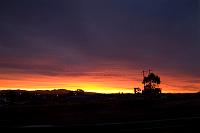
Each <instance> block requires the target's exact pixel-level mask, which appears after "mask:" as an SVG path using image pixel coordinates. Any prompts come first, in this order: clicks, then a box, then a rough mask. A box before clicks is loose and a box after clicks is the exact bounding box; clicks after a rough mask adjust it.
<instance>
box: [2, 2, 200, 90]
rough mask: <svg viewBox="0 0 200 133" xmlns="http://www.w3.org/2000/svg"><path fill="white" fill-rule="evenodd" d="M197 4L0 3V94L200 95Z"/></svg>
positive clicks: (199, 45) (199, 43) (199, 17)
mask: <svg viewBox="0 0 200 133" xmlns="http://www.w3.org/2000/svg"><path fill="white" fill-rule="evenodd" d="M199 21H200V5H199V0H1V1H0V89H27V90H34V89H58V88H65V89H72V90H75V89H84V90H85V91H93V92H103V93H115V92H131V93H132V92H133V88H134V87H142V84H141V81H142V70H148V69H149V68H150V69H152V71H153V72H155V73H156V74H158V75H159V76H160V77H161V88H162V90H163V92H176V93H177V92H178V93H182V92H198V91H200V40H199V36H200V26H199V24H200V22H199Z"/></svg>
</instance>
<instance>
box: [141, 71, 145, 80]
mask: <svg viewBox="0 0 200 133" xmlns="http://www.w3.org/2000/svg"><path fill="white" fill-rule="evenodd" d="M144 73H145V71H144V70H143V71H142V74H143V78H144V76H145V75H144Z"/></svg>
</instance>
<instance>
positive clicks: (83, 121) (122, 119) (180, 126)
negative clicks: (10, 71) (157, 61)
mask: <svg viewBox="0 0 200 133" xmlns="http://www.w3.org/2000/svg"><path fill="white" fill-rule="evenodd" d="M36 101H37V100H35V101H34V100H29V101H26V102H22V101H20V102H19V101H18V102H15V103H13V102H11V103H9V104H7V103H4V104H1V105H0V127H2V128H3V127H4V128H7V127H9V128H23V129H24V128H25V129H29V128H39V127H40V128H41V127H42V128H68V130H80V129H81V130H82V131H84V130H92V131H108V130H111V131H131V132H132V131H140V132H141V131H142V132H145V131H147V132H149V131H158V132H164V133H168V132H173V131H176V130H178V131H181V132H184V131H187V132H193V131H194V130H195V129H198V126H200V122H199V120H200V94H198V93H197V94H162V95H159V96H143V95H138V96H137V95H132V94H127V95H126V94H115V95H100V94H93V95H91V94H90V95H78V96H68V97H67V98H65V100H60V101H59V100H58V99H57V101H56V102H52V101H53V100H50V99H48V98H46V99H42V100H41V102H38V101H37V102H36Z"/></svg>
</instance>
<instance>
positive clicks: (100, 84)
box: [0, 74, 200, 93]
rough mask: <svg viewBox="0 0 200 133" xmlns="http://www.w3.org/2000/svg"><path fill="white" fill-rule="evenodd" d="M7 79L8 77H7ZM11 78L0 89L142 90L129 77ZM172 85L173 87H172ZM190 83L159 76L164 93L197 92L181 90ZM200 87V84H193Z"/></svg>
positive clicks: (139, 85) (129, 91) (140, 85)
mask: <svg viewBox="0 0 200 133" xmlns="http://www.w3.org/2000/svg"><path fill="white" fill-rule="evenodd" d="M8 77H9V76H8ZM12 77H18V78H17V79H15V78H13V79H0V89H1V90H3V89H22V90H23V89H24V90H53V89H67V90H76V89H83V90H84V91H87V92H98V93H119V92H120V93H122V92H123V93H133V88H134V87H140V88H143V85H142V83H141V80H142V77H141V76H140V77H139V79H135V80H134V78H133V77H130V76H127V77H126V76H124V77H122V76H121V77H114V76H110V77H103V76H101V77H99V76H41V75H24V74H16V75H14V74H13V75H12ZM173 85H174V86H173ZM190 85H191V84H190V83H184V85H183V82H182V81H181V80H180V79H179V80H175V79H173V78H172V77H167V76H162V75H161V85H160V87H161V88H162V92H164V93H193V92H199V89H191V88H183V87H182V86H190ZM193 86H195V87H197V88H198V87H200V83H198V84H194V85H193Z"/></svg>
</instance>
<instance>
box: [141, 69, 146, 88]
mask: <svg viewBox="0 0 200 133" xmlns="http://www.w3.org/2000/svg"><path fill="white" fill-rule="evenodd" d="M145 72H146V71H144V70H143V71H142V74H143V79H144V77H145ZM143 84H144V87H145V82H144V83H143Z"/></svg>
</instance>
